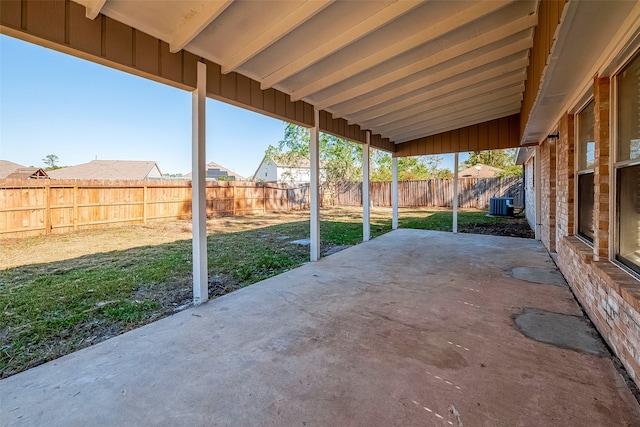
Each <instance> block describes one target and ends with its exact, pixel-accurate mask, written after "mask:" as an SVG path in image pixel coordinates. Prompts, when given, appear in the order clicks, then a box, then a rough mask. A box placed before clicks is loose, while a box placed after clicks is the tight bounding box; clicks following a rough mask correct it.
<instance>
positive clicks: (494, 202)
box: [489, 197, 513, 216]
mask: <svg viewBox="0 0 640 427" xmlns="http://www.w3.org/2000/svg"><path fill="white" fill-rule="evenodd" d="M489 215H499V216H507V215H513V197H492V198H491V199H490V200H489Z"/></svg>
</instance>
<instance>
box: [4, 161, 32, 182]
mask: <svg viewBox="0 0 640 427" xmlns="http://www.w3.org/2000/svg"><path fill="white" fill-rule="evenodd" d="M25 167H26V166H22V165H19V164H17V163H13V162H10V161H9V160H0V178H6V177H8V176H9V175H11V174H12V173H14V172H15V171H17V170H18V169H24V168H25Z"/></svg>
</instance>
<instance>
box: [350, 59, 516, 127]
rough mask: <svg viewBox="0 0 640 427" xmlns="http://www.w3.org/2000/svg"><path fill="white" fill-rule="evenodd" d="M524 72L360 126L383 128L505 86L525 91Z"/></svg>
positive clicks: (414, 106)
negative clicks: (513, 86) (406, 118)
mask: <svg viewBox="0 0 640 427" xmlns="http://www.w3.org/2000/svg"><path fill="white" fill-rule="evenodd" d="M525 76H526V75H525V73H524V71H522V72H516V73H513V74H511V75H509V76H508V77H506V78H503V77H499V78H494V79H491V80H486V81H483V82H481V83H480V84H476V85H474V86H471V87H469V88H467V87H465V88H462V89H459V90H457V91H455V92H453V93H449V94H447V95H445V96H440V97H438V98H436V99H435V100H431V99H429V100H426V101H421V102H416V103H415V104H414V105H413V106H412V107H409V108H405V109H402V110H394V111H393V112H390V113H388V114H384V115H381V116H378V117H375V118H372V119H371V120H366V121H362V122H359V123H360V126H362V127H363V128H364V129H369V128H371V127H374V126H383V125H385V124H387V123H391V122H395V121H398V120H401V119H404V118H405V117H411V116H414V115H417V114H420V113H423V112H425V111H430V110H434V109H436V108H441V107H446V106H448V105H450V104H451V103H455V102H459V101H464V100H465V99H469V98H474V97H478V96H483V95H485V94H487V93H492V92H494V91H496V90H499V89H501V88H503V87H505V86H510V85H515V86H519V87H521V88H522V90H524V83H523V80H524V78H525Z"/></svg>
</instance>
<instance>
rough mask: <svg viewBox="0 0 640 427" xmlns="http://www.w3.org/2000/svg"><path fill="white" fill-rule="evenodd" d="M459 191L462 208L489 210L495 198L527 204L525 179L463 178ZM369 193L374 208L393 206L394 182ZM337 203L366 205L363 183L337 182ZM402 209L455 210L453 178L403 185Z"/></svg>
mask: <svg viewBox="0 0 640 427" xmlns="http://www.w3.org/2000/svg"><path fill="white" fill-rule="evenodd" d="M458 192H459V193H458V205H459V206H460V207H461V208H478V209H488V208H489V201H490V199H491V198H492V197H513V198H514V200H513V202H514V205H516V206H522V204H523V201H522V200H523V198H522V196H523V191H522V178H479V179H478V178H460V179H459V181H458ZM369 194H370V200H371V201H372V203H373V205H374V206H386V207H390V206H391V183H390V182H371V183H369ZM333 200H334V204H335V205H338V206H362V183H361V182H338V183H336V184H335V186H334V195H333ZM398 206H400V207H452V206H453V179H430V180H426V181H402V182H399V183H398Z"/></svg>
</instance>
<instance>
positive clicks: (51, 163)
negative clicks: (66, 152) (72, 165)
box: [42, 154, 60, 170]
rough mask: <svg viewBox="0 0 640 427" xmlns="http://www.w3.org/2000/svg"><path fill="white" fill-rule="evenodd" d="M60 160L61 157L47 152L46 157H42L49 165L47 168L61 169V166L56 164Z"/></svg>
mask: <svg viewBox="0 0 640 427" xmlns="http://www.w3.org/2000/svg"><path fill="white" fill-rule="evenodd" d="M59 161H60V158H59V157H58V156H56V155H55V154H47V155H46V156H45V158H44V159H42V162H43V163H44V164H45V165H47V167H46V168H45V169H46V170H53V169H60V166H58V165H57V164H56V163H58V162H59Z"/></svg>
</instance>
